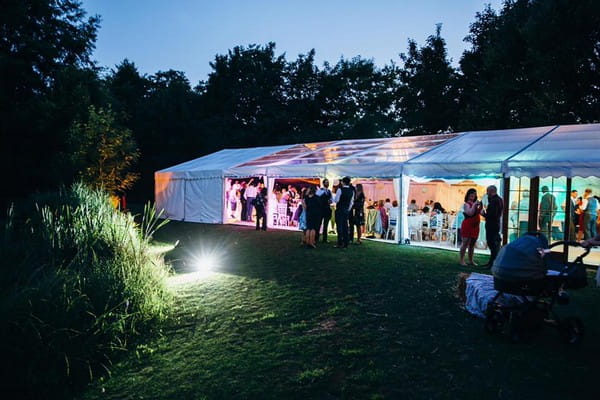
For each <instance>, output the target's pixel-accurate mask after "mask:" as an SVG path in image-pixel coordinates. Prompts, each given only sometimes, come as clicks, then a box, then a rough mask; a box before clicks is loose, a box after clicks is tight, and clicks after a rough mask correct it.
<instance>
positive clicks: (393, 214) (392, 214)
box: [389, 200, 400, 221]
mask: <svg viewBox="0 0 600 400" xmlns="http://www.w3.org/2000/svg"><path fill="white" fill-rule="evenodd" d="M389 215H390V219H395V220H396V221H397V220H398V215H400V208H399V207H398V201H396V200H394V201H392V208H390V214H389Z"/></svg>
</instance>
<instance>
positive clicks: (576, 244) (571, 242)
mask: <svg viewBox="0 0 600 400" xmlns="http://www.w3.org/2000/svg"><path fill="white" fill-rule="evenodd" d="M565 244H566V245H567V246H571V247H583V246H582V245H581V243H579V242H576V241H574V240H560V241H558V242H554V243H552V244H551V245H550V246H548V248H549V249H551V248H553V247H557V246H563V245H565ZM583 248H584V249H585V251H584V252H583V254H582V255H580V256H579V257H577V258H578V259H582V260H583V259H584V258H585V256H587V255H588V254H590V250H591V248H590V247H583Z"/></svg>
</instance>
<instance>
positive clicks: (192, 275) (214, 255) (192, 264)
mask: <svg viewBox="0 0 600 400" xmlns="http://www.w3.org/2000/svg"><path fill="white" fill-rule="evenodd" d="M187 253H188V257H187V262H186V266H187V268H186V269H187V270H188V271H189V272H187V273H181V274H177V275H176V276H174V277H172V278H171V283H172V284H177V285H179V284H186V283H192V282H196V281H199V280H203V279H206V278H209V277H211V276H213V275H215V274H217V273H219V270H220V269H221V268H222V267H224V266H225V265H227V254H228V249H227V245H226V244H223V243H222V244H210V243H206V242H204V243H201V244H200V245H198V247H197V248H195V249H188V251H187Z"/></svg>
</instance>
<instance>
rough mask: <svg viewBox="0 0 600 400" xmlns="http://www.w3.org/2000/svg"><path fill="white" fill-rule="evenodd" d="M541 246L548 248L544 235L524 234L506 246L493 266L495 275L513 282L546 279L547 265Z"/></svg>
mask: <svg viewBox="0 0 600 400" xmlns="http://www.w3.org/2000/svg"><path fill="white" fill-rule="evenodd" d="M540 248H542V249H547V248H548V240H547V239H546V237H545V236H543V235H535V236H534V235H524V236H522V237H520V238H518V239H517V240H515V241H514V242H511V243H509V244H508V245H506V246H504V247H503V248H502V249H501V250H500V253H498V257H497V258H496V260H495V261H494V265H493V267H492V273H493V274H494V277H496V278H498V279H502V280H505V281H512V282H520V281H531V280H537V279H544V277H545V276H546V270H547V267H546V263H545V260H544V258H543V257H542V256H541V255H540V253H539V251H538V249H540Z"/></svg>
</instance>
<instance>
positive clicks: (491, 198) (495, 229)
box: [481, 185, 504, 268]
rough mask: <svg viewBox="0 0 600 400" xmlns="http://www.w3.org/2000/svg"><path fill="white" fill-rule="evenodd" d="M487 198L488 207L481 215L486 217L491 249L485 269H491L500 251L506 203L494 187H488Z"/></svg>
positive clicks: (488, 240)
mask: <svg viewBox="0 0 600 400" xmlns="http://www.w3.org/2000/svg"><path fill="white" fill-rule="evenodd" d="M487 196H488V206H487V208H486V209H485V210H484V211H482V212H481V215H483V216H484V217H485V240H486V241H487V245H488V247H489V249H490V260H489V261H488V263H487V264H485V265H484V267H487V268H491V267H492V264H494V260H495V259H496V256H497V255H498V252H499V251H500V244H501V239H500V226H501V223H502V211H503V209H504V202H503V201H502V198H501V197H500V196H498V189H497V188H496V186H494V185H491V186H488V188H487Z"/></svg>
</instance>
